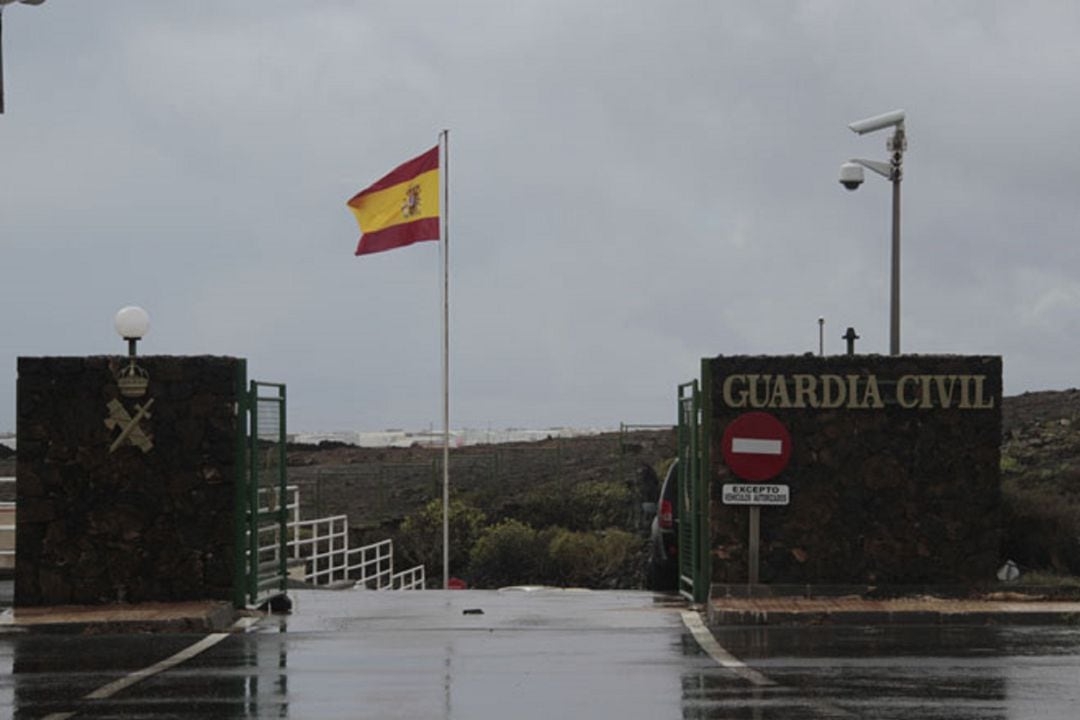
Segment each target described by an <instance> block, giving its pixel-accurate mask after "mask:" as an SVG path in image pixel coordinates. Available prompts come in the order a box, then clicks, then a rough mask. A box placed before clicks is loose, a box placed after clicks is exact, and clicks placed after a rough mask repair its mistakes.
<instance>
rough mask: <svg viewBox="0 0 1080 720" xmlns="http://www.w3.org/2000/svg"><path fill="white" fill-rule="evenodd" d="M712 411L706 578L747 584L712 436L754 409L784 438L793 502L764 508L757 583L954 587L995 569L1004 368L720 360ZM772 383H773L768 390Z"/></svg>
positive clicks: (942, 362) (740, 509) (710, 373)
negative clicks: (787, 438) (778, 425)
mask: <svg viewBox="0 0 1080 720" xmlns="http://www.w3.org/2000/svg"><path fill="white" fill-rule="evenodd" d="M703 369H704V374H705V378H704V386H705V388H706V392H707V393H708V395H709V397H708V398H707V400H706V406H705V407H706V413H707V414H709V415H711V437H710V448H709V451H710V460H711V466H712V470H711V477H710V480H711V481H710V483H709V484H710V488H711V498H710V516H711V543H712V545H711V547H712V552H713V566H712V569H713V577H712V580H713V582H715V583H741V582H746V581H747V578H748V552H747V551H748V522H749V511H748V508H747V507H746V506H736V505H725V504H724V503H723V502H722V499H721V494H722V493H721V486H722V484H724V483H736V482H741V480H739V478H736V477H734V476H733V475H732V474H731V472H730V470H729V468H728V467H727V466H726V465H725V462H724V458H723V447H722V435H723V432H724V429H725V428H726V427H727V425H728V423H730V422H731V421H732V420H733V419H735V418H736V417H738V416H739V415H741V414H743V413H746V412H752V411H764V412H768V413H770V414H772V415H774V416H775V417H776V418H777V419H779V420H780V421H781V422H782V423H783V424H784V425H785V426H786V427H787V429H788V431H789V432H790V435H791V445H792V453H791V458H790V463H789V465H788V467H787V468H786V470H784V471H783V473H782V474H781V475H780V476H779V477H777V478H776V479H775V480H774V481H773V482H778V483H784V484H787V485H789V486H790V495H791V500H790V505H788V506H786V507H763V508H761V511H760V513H761V550H760V558H761V560H760V581H761V582H762V583H798V584H803V583H816V584H860V585H861V584H954V583H969V582H974V581H980V580H981V581H986V580H990V579H991V578H992V577H993V573H994V571H995V569H996V568H997V566H998V564H999V562H1000V556H999V545H1000V502H1001V489H1000V467H999V466H1000V449H999V448H1000V445H999V443H1000V438H1001V400H1002V396H1001V391H1002V386H1001V359H1000V358H999V357H969V356H914V355H911V356H897V357H883V356H839V357H826V358H820V357H815V356H798V357H795V356H793V357H747V356H741V357H723V356H721V357H717V358H715V359H710V360H706V361H704V368H703ZM778 386H782V387H778Z"/></svg>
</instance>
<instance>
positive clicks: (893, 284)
mask: <svg viewBox="0 0 1080 720" xmlns="http://www.w3.org/2000/svg"><path fill="white" fill-rule="evenodd" d="M848 127H849V128H851V130H852V131H853V132H856V133H858V134H859V135H865V134H866V133H871V132H876V131H878V130H885V129H887V128H893V134H892V135H891V136H890V137H889V139H888V141H887V142H886V145H885V146H886V148H888V150H889V152H890V153H891V157H890V159H889V162H881V161H879V160H863V159H861V158H852V159H851V160H848V161H847V162H846V163H844V164H843V165H841V166H840V184H841V185H843V186H844V187H845V188H847V189H848V190H857V189H858V188H859V186H860V185H862V183H863V168H867V169H868V170H872V171H873V172H875V173H877V174H878V175H881V176H882V177H884V178H886V179H888V180H889V181H891V182H892V184H893V193H892V196H893V203H892V273H891V275H892V277H891V281H890V293H889V294H890V300H889V354H890V355H899V354H900V180H901V179H902V178H903V162H904V151H905V150H907V135H906V133H905V131H904V111H903V110H893V111H892V112H888V113H885V114H884V115H876V116H874V117H871V118H866V119H865V120H858V121H856V122H853V123H851V124H850V125H848Z"/></svg>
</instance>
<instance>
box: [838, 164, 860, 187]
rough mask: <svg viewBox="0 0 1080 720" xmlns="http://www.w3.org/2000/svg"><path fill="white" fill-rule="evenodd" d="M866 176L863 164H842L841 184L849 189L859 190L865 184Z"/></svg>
mask: <svg viewBox="0 0 1080 720" xmlns="http://www.w3.org/2000/svg"><path fill="white" fill-rule="evenodd" d="M863 180H864V176H863V169H862V166H861V165H858V164H856V163H853V162H846V163H844V164H843V165H841V166H840V184H841V185H843V186H844V187H846V188H847V189H848V190H858V189H859V186H860V185H862V184H863Z"/></svg>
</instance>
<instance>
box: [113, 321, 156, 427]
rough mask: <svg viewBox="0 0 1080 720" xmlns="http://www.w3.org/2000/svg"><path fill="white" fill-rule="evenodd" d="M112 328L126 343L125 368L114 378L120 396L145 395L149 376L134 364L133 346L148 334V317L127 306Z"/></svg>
mask: <svg viewBox="0 0 1080 720" xmlns="http://www.w3.org/2000/svg"><path fill="white" fill-rule="evenodd" d="M113 326H114V327H115V328H116V333H117V335H119V336H120V337H122V338H124V339H125V340H127V343H128V364H127V367H124V368H123V369H121V370H120V371H119V372H118V373H117V376H116V382H117V385H118V386H119V387H120V394H121V395H123V396H124V397H142V396H143V395H144V394H145V393H146V386H147V385H148V384H149V382H150V375H149V374H148V373H147V372H146V370H144V369H143V368H141V367H139V366H138V365H136V364H135V346H136V345H137V344H138V342H139V340H142V338H143V336H144V335H146V333H148V332H150V315H149V314H147V312H146V311H145V310H143V309H142V308H141V307H138V306H135V305H129V306H127V307H125V308H121V309H120V311H119V312H117V313H116V317H115V318H114V319H113ZM148 407H149V406H148Z"/></svg>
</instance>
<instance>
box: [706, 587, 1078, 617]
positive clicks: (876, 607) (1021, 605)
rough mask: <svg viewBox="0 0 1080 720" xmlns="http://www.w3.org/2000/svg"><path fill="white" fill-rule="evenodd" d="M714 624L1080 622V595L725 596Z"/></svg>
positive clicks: (713, 604)
mask: <svg viewBox="0 0 1080 720" xmlns="http://www.w3.org/2000/svg"><path fill="white" fill-rule="evenodd" d="M707 610H708V620H709V624H710V625H785V624H847V625H883V624H912V625H1062V624H1066V625H1080V601H1075V600H1048V599H1043V598H1039V597H1032V596H1024V595H1013V594H1006V593H997V594H995V595H993V596H987V597H986V598H979V599H967V598H964V599H954V598H938V597H932V596H918V597H904V598H891V599H884V600H874V599H867V598H863V597H858V596H847V597H758V598H755V597H720V598H713V599H712V600H711V601H710V602H709V605H708V608H707Z"/></svg>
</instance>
